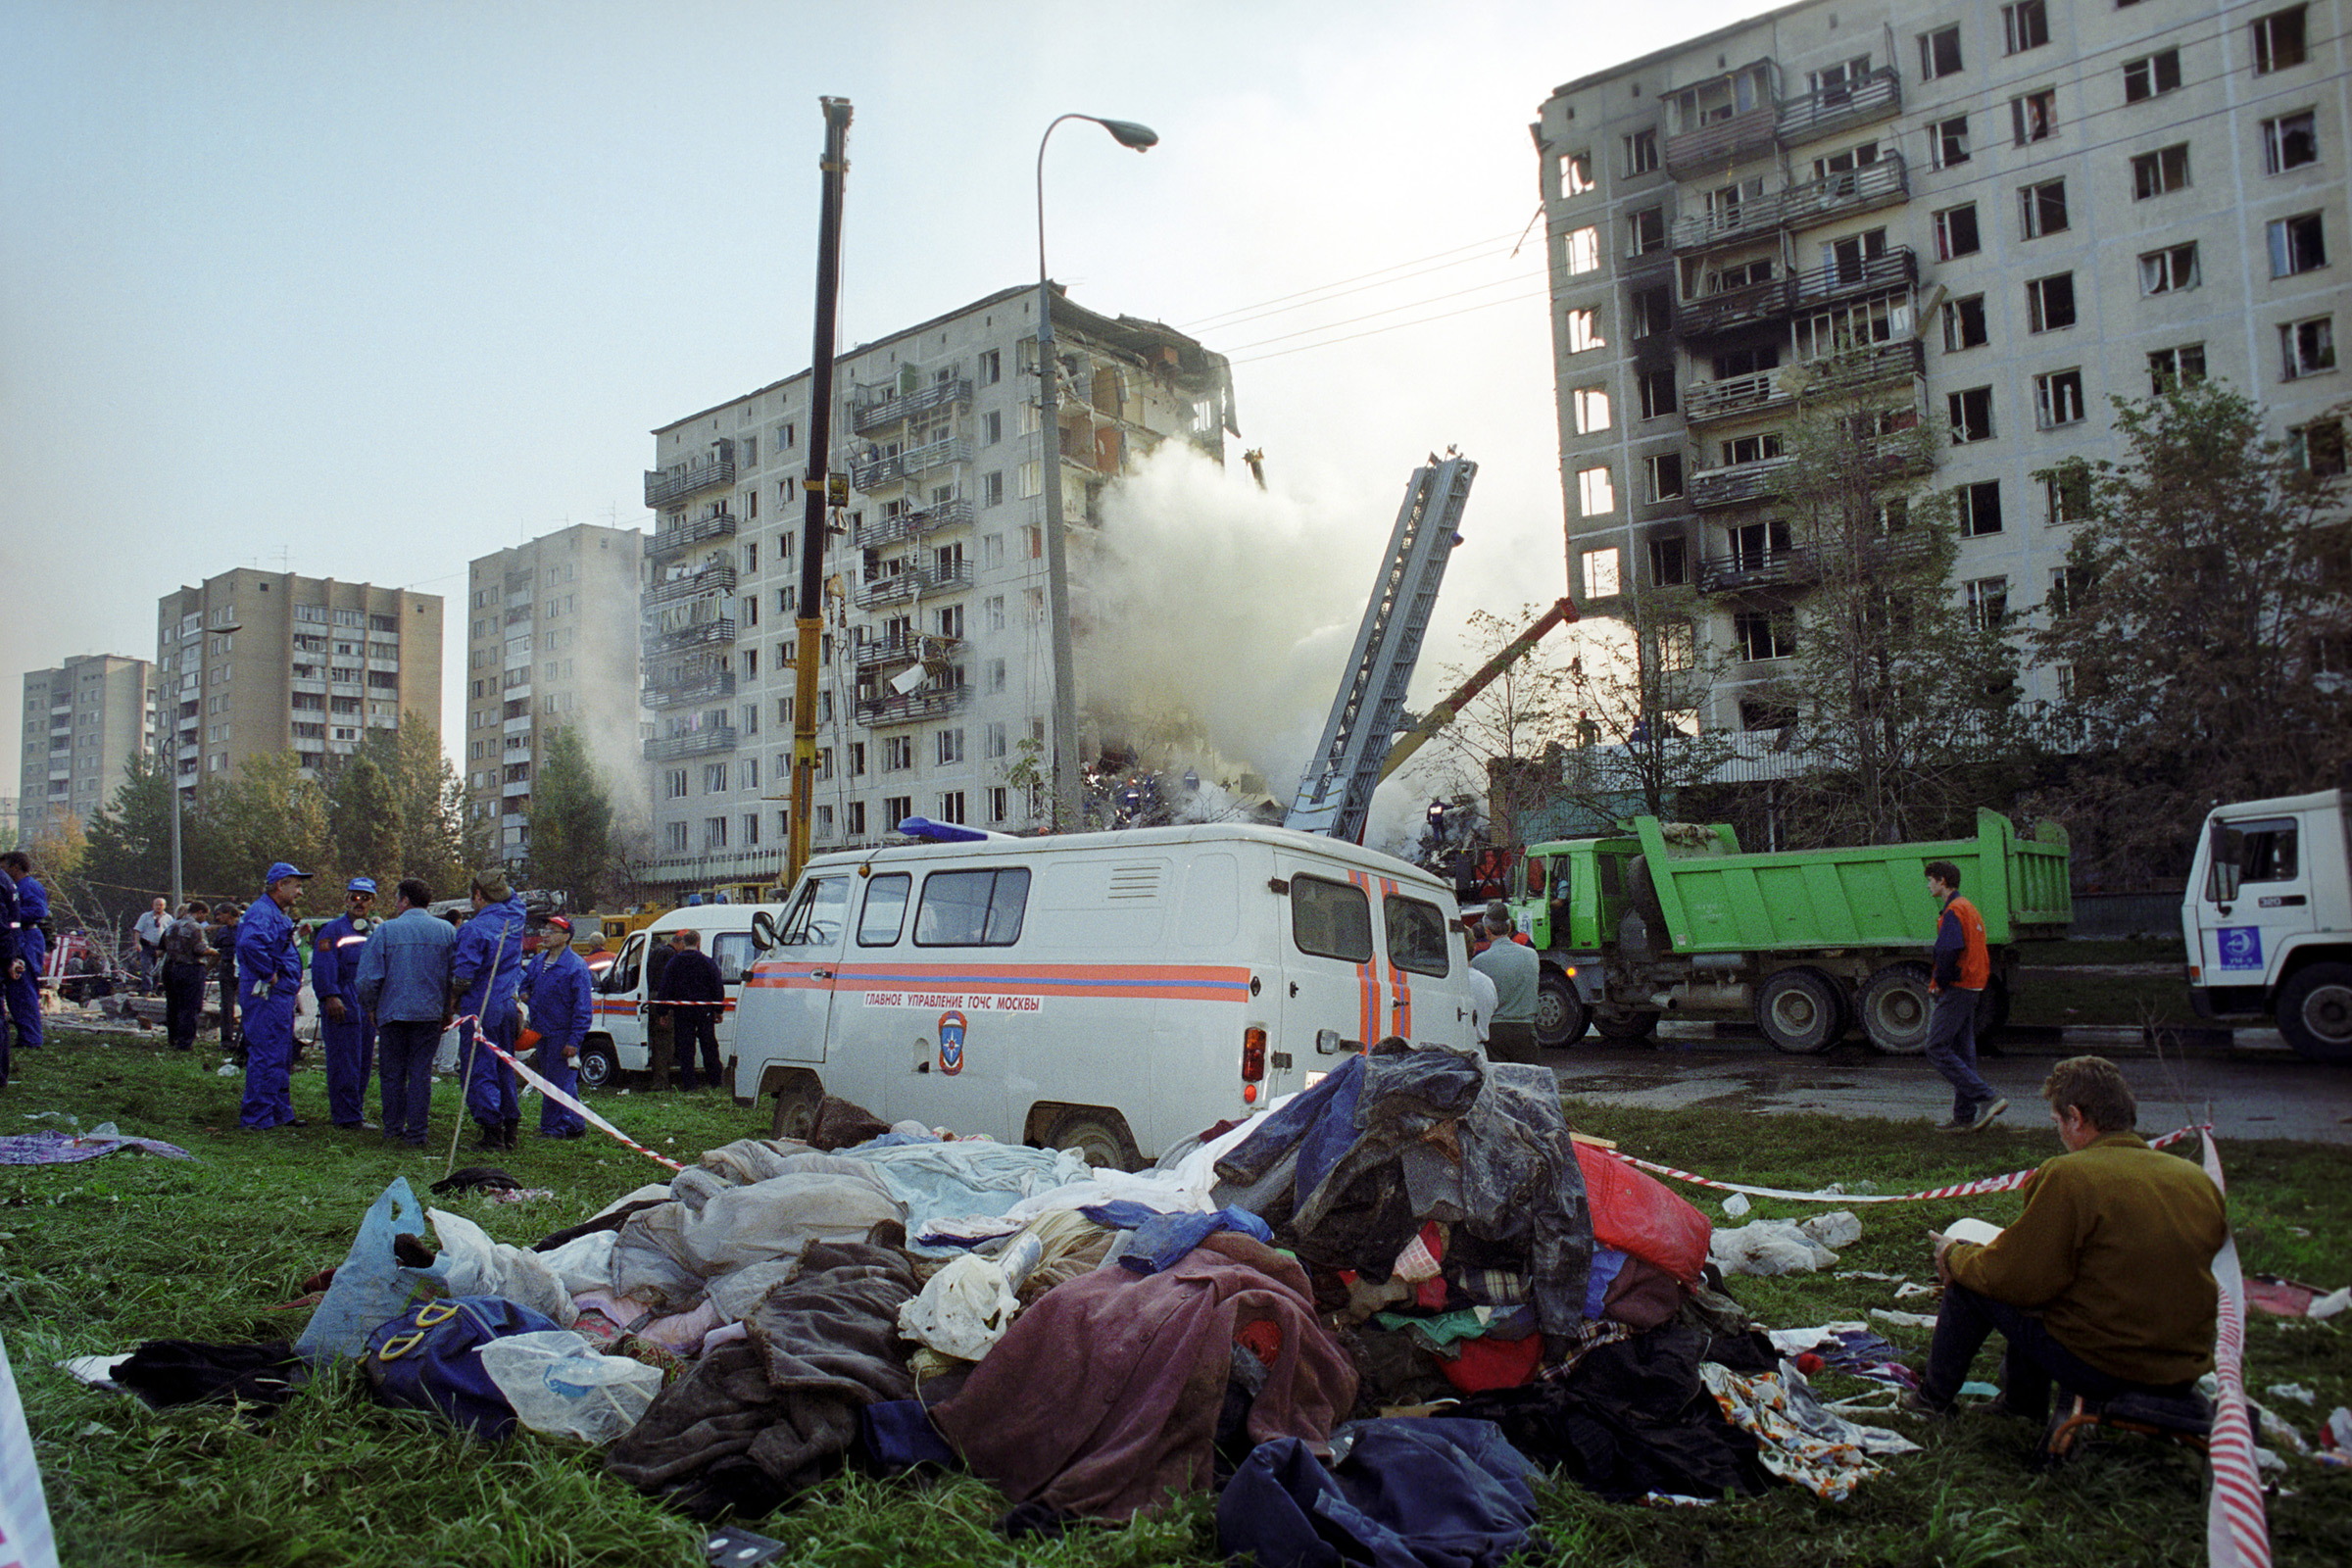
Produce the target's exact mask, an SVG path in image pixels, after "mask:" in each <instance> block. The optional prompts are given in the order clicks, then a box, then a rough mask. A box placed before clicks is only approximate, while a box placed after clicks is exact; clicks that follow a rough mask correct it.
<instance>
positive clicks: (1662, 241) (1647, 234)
mask: <svg viewBox="0 0 2352 1568" xmlns="http://www.w3.org/2000/svg"><path fill="white" fill-rule="evenodd" d="M1625 224H1626V247H1625V253H1626V254H1627V255H1628V256H1647V255H1649V254H1650V253H1651V252H1653V251H1662V250H1664V249H1665V248H1666V209H1664V208H1663V207H1644V208H1642V210H1641V211H1640V212H1638V213H1634V214H1631V215H1630V216H1628V217H1627V219H1626V221H1625ZM1634 335H1635V336H1636V337H1640V336H1641V335H1642V334H1641V333H1640V332H1639V331H1637V332H1635V334H1634Z"/></svg>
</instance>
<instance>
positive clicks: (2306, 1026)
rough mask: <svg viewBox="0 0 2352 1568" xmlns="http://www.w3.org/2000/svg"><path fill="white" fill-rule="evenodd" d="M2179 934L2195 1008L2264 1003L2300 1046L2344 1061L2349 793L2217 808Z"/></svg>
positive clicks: (2351, 948)
mask: <svg viewBox="0 0 2352 1568" xmlns="http://www.w3.org/2000/svg"><path fill="white" fill-rule="evenodd" d="M2180 934H2181V938H2182V940H2183V941H2184V942H2185V944H2186V945H2187V949H2188V954H2187V961H2188V994H2189V1001H2190V1003H2191V1004H2192V1005H2194V1006H2195V1007H2196V1009H2197V1012H2198V1014H2199V1015H2200V1016H2202V1017H2207V1018H2219V1017H2229V1016H2233V1015H2250V1014H2262V1013H2269V1014H2272V1015H2273V1016H2275V1017H2276V1018H2277V1020H2278V1032H2279V1034H2281V1035H2283V1036H2284V1037H2285V1039H2286V1043H2287V1044H2288V1045H2290V1046H2292V1047H2293V1048H2294V1049H2295V1050H2296V1051H2297V1052H2298V1053H2300V1054H2303V1055H2305V1056H2309V1057H2311V1058H2313V1059H2314V1060H2318V1061H2335V1062H2352V792H2348V791H2345V790H2322V791H2320V792H2318V793H2316V794H2312V795H2289V796H2280V797H2277V798H2274V799H2271V800H2261V801H2237V802H2233V803H2231V804H2229V805H2227V806H2220V807H2216V808H2215V809H2214V810H2213V811H2212V813H2211V814H2209V815H2208V816H2207V817H2206V818H2205V825H2204V831H2203V833H2202V834H2201V835H2200V836H2199V839H2198V843H2197V855H2196V859H2195V862H2194V863H2193V864H2192V865H2191V866H2190V868H2189V877H2188V887H2187V890H2186V892H2185V894H2184V895H2183V897H2182V899H2181V904H2180Z"/></svg>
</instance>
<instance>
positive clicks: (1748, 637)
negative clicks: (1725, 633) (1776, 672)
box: [1732, 610, 1796, 660]
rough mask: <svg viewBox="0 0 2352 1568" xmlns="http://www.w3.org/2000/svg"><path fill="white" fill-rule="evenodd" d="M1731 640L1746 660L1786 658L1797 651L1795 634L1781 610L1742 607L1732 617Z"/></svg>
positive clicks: (1741, 656)
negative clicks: (1743, 608) (1746, 608)
mask: <svg viewBox="0 0 2352 1568" xmlns="http://www.w3.org/2000/svg"><path fill="white" fill-rule="evenodd" d="M1732 641H1733V642H1734V643H1735V644H1737V645H1738V647H1739V650H1740V658H1741V659H1745V660H1760V659H1787V658H1789V656H1790V655H1791V654H1794V653H1795V652H1796V638H1795V636H1794V634H1793V632H1792V630H1791V628H1790V627H1789V621H1788V616H1787V614H1786V613H1781V612H1774V611H1765V610H1743V611H1740V613H1738V614H1736V615H1734V616H1733V617H1732Z"/></svg>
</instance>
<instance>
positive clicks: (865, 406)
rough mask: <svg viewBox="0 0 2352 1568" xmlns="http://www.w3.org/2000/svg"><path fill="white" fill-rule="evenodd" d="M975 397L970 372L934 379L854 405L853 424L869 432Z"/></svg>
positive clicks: (864, 431)
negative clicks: (909, 390) (910, 389)
mask: <svg viewBox="0 0 2352 1568" xmlns="http://www.w3.org/2000/svg"><path fill="white" fill-rule="evenodd" d="M971 400H972V383H971V378H970V377H968V376H961V375H958V376H951V377H950V378H949V379H947V380H945V381H934V382H932V383H931V384H930V385H929V386H926V387H923V388H921V389H919V390H917V391H913V392H889V393H884V394H882V395H880V396H877V397H874V398H873V399H871V400H870V401H864V400H861V401H859V402H858V403H855V404H853V405H851V408H850V426H851V428H852V429H854V430H856V431H857V432H858V434H859V435H866V434H869V433H871V432H873V431H875V430H879V429H881V428H883V427H884V426H886V425H892V424H897V423H898V422H899V421H901V420H902V419H911V418H913V417H915V416H916V415H918V414H928V413H930V412H931V411H932V410H933V409H944V408H948V407H951V406H952V405H955V404H957V403H969V402H971Z"/></svg>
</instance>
